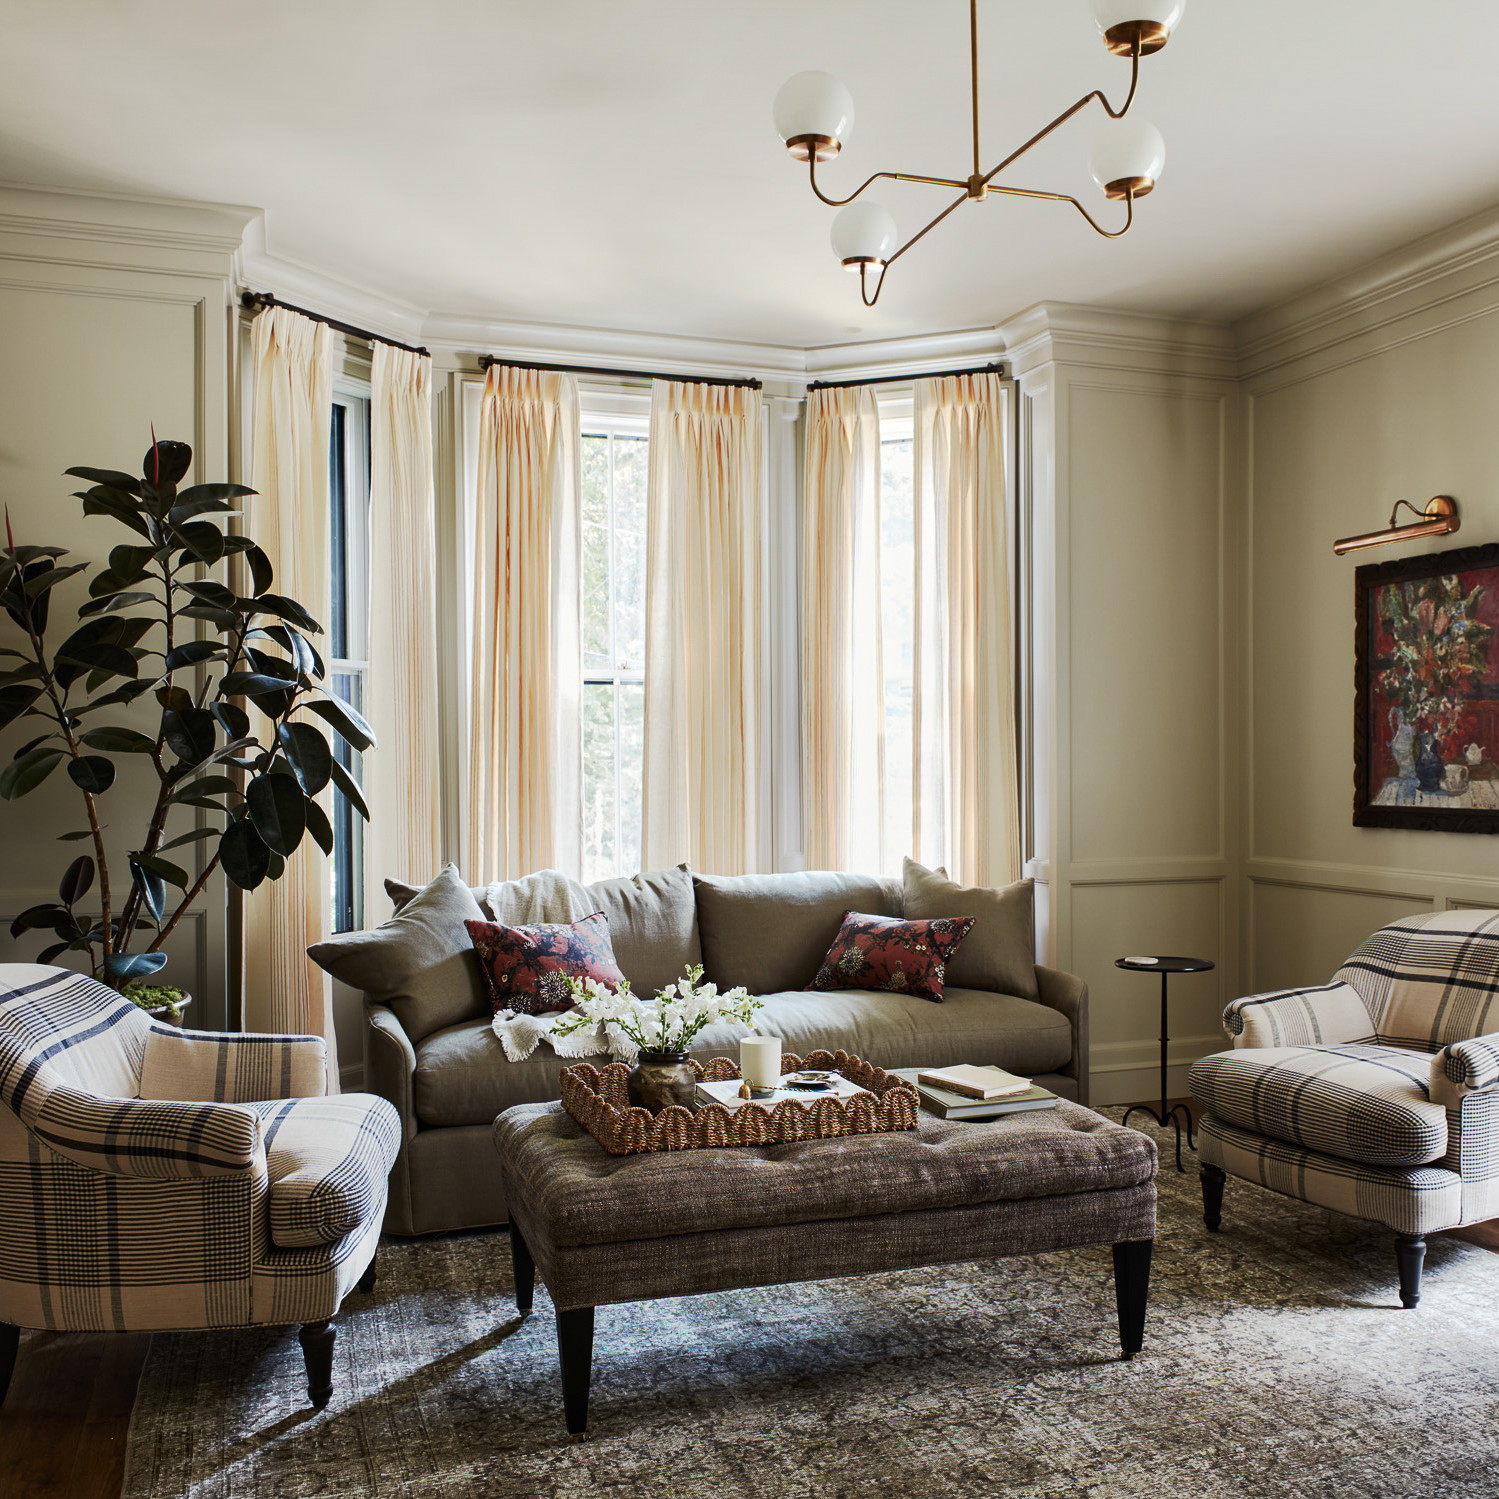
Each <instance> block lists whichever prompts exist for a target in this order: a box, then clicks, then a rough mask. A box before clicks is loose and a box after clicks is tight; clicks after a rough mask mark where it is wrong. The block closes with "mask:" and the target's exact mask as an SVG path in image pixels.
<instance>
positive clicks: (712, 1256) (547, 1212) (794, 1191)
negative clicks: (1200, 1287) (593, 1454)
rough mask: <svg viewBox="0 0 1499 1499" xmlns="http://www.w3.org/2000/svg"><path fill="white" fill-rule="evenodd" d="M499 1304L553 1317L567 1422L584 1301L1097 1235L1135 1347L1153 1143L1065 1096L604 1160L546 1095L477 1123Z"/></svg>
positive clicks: (585, 1339) (575, 1389)
mask: <svg viewBox="0 0 1499 1499" xmlns="http://www.w3.org/2000/svg"><path fill="white" fill-rule="evenodd" d="M494 1143H495V1148H496V1150H497V1151H498V1152H499V1157H500V1170H501V1173H502V1175H503V1178H504V1188H505V1195H506V1198H507V1200H508V1202H509V1204H510V1245H511V1252H512V1255H513V1257H514V1262H515V1300H516V1305H517V1307H518V1308H519V1309H520V1310H521V1311H522V1312H528V1311H529V1310H530V1309H531V1294H532V1286H533V1283H534V1278H535V1275H536V1272H537V1271H538V1270H539V1271H540V1273H541V1278H542V1280H543V1281H544V1282H545V1283H546V1286H547V1289H548V1291H550V1293H551V1296H552V1301H553V1303H554V1305H555V1306H556V1309H557V1346H558V1350H559V1352H560V1355H561V1362H562V1399H563V1409H564V1413H565V1415H566V1418H567V1429H568V1431H569V1432H572V1433H575V1434H576V1433H580V1432H583V1431H586V1430H587V1426H588V1386H589V1373H590V1368H591V1363H592V1356H593V1309H594V1307H596V1306H602V1305H605V1304H607V1303H611V1302H620V1301H650V1300H654V1299H655V1298H657V1297H663V1296H691V1295H697V1294H701V1293H704V1292H708V1291H726V1290H733V1289H737V1288H740V1287H744V1286H768V1285H778V1284H781V1283H783V1282H786V1281H799V1280H823V1279H826V1278H830V1277H834V1276H842V1275H867V1274H872V1273H874V1272H877V1271H884V1270H909V1269H914V1268H916V1267H917V1266H920V1265H937V1264H946V1263H952V1262H955V1261H960V1260H977V1259H988V1258H991V1257H997V1256H1001V1255H1017V1254H1037V1253H1042V1252H1044V1251H1047V1250H1052V1249H1070V1248H1073V1247H1076V1246H1078V1245H1084V1244H1112V1245H1113V1249H1114V1281H1115V1295H1116V1300H1117V1306H1118V1315H1119V1341H1120V1345H1121V1346H1122V1348H1123V1350H1124V1357H1125V1358H1127V1359H1128V1358H1132V1357H1133V1356H1134V1355H1135V1354H1136V1353H1137V1352H1138V1351H1139V1350H1140V1347H1141V1344H1142V1342H1143V1340H1144V1333H1145V1304H1146V1298H1147V1296H1148V1294H1149V1288H1150V1253H1151V1246H1152V1244H1153V1242H1154V1238H1155V1168H1156V1147H1155V1142H1154V1141H1153V1140H1151V1139H1150V1138H1148V1137H1147V1136H1145V1135H1142V1134H1139V1133H1138V1132H1136V1131H1135V1130H1131V1129H1123V1128H1121V1127H1120V1126H1119V1125H1117V1124H1111V1123H1110V1122H1109V1121H1108V1120H1107V1119H1104V1118H1101V1117H1100V1116H1099V1115H1097V1114H1095V1113H1093V1112H1092V1111H1091V1110H1089V1109H1085V1108H1083V1107H1081V1106H1080V1105H1078V1104H1074V1103H1069V1102H1067V1101H1066V1100H1065V1099H1064V1100H1061V1101H1059V1102H1058V1104H1057V1105H1056V1107H1055V1108H1054V1109H1046V1110H1038V1111H1036V1112H1033V1113H1022V1114H1012V1115H1009V1116H1007V1117H1004V1118H1000V1119H996V1120H990V1121H986V1122H983V1123H962V1122H958V1121H949V1120H943V1119H936V1118H932V1117H931V1116H929V1115H926V1114H923V1115H922V1116H921V1125H920V1128H919V1129H918V1130H916V1131H914V1132H911V1133H898V1134H884V1135H856V1136H852V1137H850V1138H846V1139H837V1140H809V1141H804V1142H802V1143H800V1144H791V1145H773V1146H763V1147H740V1148H737V1149H723V1150H687V1151H665V1152H661V1153H659V1154H653V1155H634V1156H611V1155H609V1154H608V1153H607V1152H606V1151H605V1150H604V1149H603V1147H602V1146H600V1145H599V1144H598V1143H597V1141H595V1140H594V1138H593V1137H592V1136H591V1135H590V1134H588V1133H587V1131H585V1130H584V1129H583V1128H582V1127H581V1126H580V1125H578V1124H576V1123H575V1122H574V1121H573V1120H572V1118H571V1117H570V1116H569V1115H568V1114H566V1113H565V1112H564V1111H563V1108H562V1105H561V1104H560V1103H552V1104H523V1105H521V1106H519V1107H517V1108H513V1109H507V1110H506V1111H505V1112H504V1113H503V1114H501V1115H500V1116H499V1118H497V1119H496V1120H495V1122H494Z"/></svg>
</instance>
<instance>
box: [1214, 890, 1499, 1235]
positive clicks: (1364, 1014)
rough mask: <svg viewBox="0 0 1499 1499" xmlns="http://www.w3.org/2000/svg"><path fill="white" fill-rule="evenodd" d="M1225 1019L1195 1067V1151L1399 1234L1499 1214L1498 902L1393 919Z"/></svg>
mask: <svg viewBox="0 0 1499 1499" xmlns="http://www.w3.org/2000/svg"><path fill="white" fill-rule="evenodd" d="M1224 1027H1225V1029H1226V1030H1227V1032H1228V1034H1229V1035H1230V1037H1231V1038H1232V1039H1233V1043H1234V1049H1233V1050H1232V1051H1224V1052H1217V1053H1215V1054H1213V1055H1212V1056H1207V1057H1203V1058H1202V1059H1201V1060H1200V1061H1198V1062H1197V1063H1195V1064H1194V1066H1193V1068H1192V1093H1193V1096H1194V1097H1195V1098H1196V1099H1197V1101H1198V1103H1199V1104H1200V1105H1201V1106H1202V1108H1203V1109H1204V1110H1205V1111H1206V1112H1205V1117H1204V1118H1203V1120H1202V1122H1201V1125H1200V1128H1199V1138H1200V1145H1201V1154H1202V1159H1203V1161H1204V1162H1205V1163H1207V1164H1208V1165H1212V1166H1218V1167H1220V1168H1221V1169H1222V1170H1224V1171H1226V1172H1228V1173H1230V1174H1231V1175H1233V1176H1238V1177H1241V1178H1244V1179H1246V1180H1249V1181H1253V1182H1256V1183H1258V1184H1259V1185H1260V1186H1263V1187H1268V1188H1270V1189H1271V1190H1272V1191H1277V1192H1281V1193H1284V1194H1285V1195H1286V1196H1289V1197H1299V1198H1302V1199H1303V1200H1305V1201H1308V1202H1314V1203H1317V1204H1319V1205H1320V1206H1322V1207H1327V1208H1332V1209H1334V1210H1335V1211H1338V1212H1344V1213H1349V1214H1351V1215H1353V1216H1355V1217H1360V1218H1368V1219H1372V1220H1374V1221H1376V1222H1380V1223H1384V1224H1386V1225H1387V1226H1388V1227H1390V1228H1392V1229H1394V1230H1395V1232H1396V1233H1398V1234H1405V1235H1411V1236H1415V1237H1422V1236H1424V1235H1426V1234H1429V1233H1435V1232H1437V1231H1438V1230H1440V1229H1444V1228H1453V1227H1456V1226H1457V1225H1459V1224H1463V1223H1474V1222H1479V1221H1481V1220H1483V1219H1486V1218H1492V1217H1495V1216H1496V1215H1499V912H1496V911H1442V912H1437V913H1434V914H1431V915H1426V916H1412V917H1407V918H1406V919H1405V920H1403V921H1397V922H1394V923H1393V924H1391V925H1390V926H1387V927H1384V928H1382V929H1381V930H1380V931H1377V932H1375V933H1374V935H1373V936H1372V937H1370V938H1369V939H1368V941H1367V942H1365V943H1364V944H1363V945H1362V946H1361V947H1360V948H1359V949H1358V950H1357V951H1356V952H1355V953H1353V955H1352V956H1351V957H1350V958H1349V959H1348V961H1347V962H1346V963H1345V964H1344V965H1343V967H1342V968H1341V969H1339V971H1338V972H1337V973H1336V974H1335V975H1334V976H1333V979H1332V981H1331V982H1330V983H1328V984H1324V985H1319V986H1315V987H1312V988H1307V989H1288V990H1281V991H1277V992H1275V993H1271V994H1256V995H1251V996H1249V997H1247V998H1244V999H1236V1000H1234V1001H1233V1002H1232V1003H1231V1004H1229V1006H1228V1007H1227V1009H1226V1010H1225V1012H1224Z"/></svg>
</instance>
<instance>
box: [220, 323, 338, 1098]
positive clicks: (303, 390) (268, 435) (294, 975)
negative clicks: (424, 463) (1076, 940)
mask: <svg viewBox="0 0 1499 1499" xmlns="http://www.w3.org/2000/svg"><path fill="white" fill-rule="evenodd" d="M332 347H333V344H332V334H331V332H330V331H329V329H328V327H327V325H326V324H323V323H316V322H314V321H313V320H312V319H311V318H306V317H303V316H302V315H301V314H300V313H295V312H289V311H287V310H286V309H285V308H284V307H269V308H267V309H266V310H265V311H263V312H261V313H260V314H259V315H258V316H257V317H256V319H255V321H254V322H253V323H252V324H251V348H252V357H253V375H252V379H253V384H254V404H253V414H252V416H251V423H250V479H249V482H250V485H251V487H252V488H254V489H255V490H256V491H257V496H256V498H254V499H252V500H249V501H247V502H246V512H247V525H248V529H249V531H250V534H251V535H253V536H254V537H255V540H256V541H257V542H258V543H259V545H260V547H261V548H262V550H263V551H264V552H265V554H266V556H267V557H269V558H270V561H271V565H272V567H274V568H275V570H276V586H277V589H278V591H279V592H281V593H284V594H287V595H289V596H290V597H292V598H294V599H296V600H297V601H298V603H300V604H302V605H303V606H304V607H305V608H306V609H307V610H308V612H309V613H311V615H312V616H313V618H314V619H317V620H319V621H323V622H326V621H327V618H328V610H329V605H330V603H331V592H332V588H331V562H330V558H329V533H328V439H329V423H330V420H331V409H332V390H333V365H332ZM328 903H329V889H328V884H327V861H326V860H325V859H324V857H323V852H322V850H321V849H320V848H318V846H317V845H316V844H315V843H314V842H313V840H312V839H311V838H304V839H303V841H302V844H301V846H300V847H299V848H298V849H297V850H296V852H295V853H293V854H292V855H291V857H290V858H288V859H287V861H286V871H285V873H284V874H283V875H282V877H281V878H280V879H279V880H274V881H267V882H266V883H265V884H263V885H261V886H260V887H259V889H257V890H254V891H251V892H250V893H249V894H248V895H246V897H245V908H244V914H245V933H244V967H243V974H244V1015H245V1025H246V1028H247V1029H249V1030H260V1031H284V1032H294V1033H296V1034H299V1035H303V1034H305V1035H318V1036H322V1037H323V1038H324V1039H325V1040H326V1041H327V1043H328V1086H329V1088H330V1089H334V1090H336V1088H337V1086H338V1062H337V1056H336V1053H335V1049H334V1036H333V1008H332V999H331V994H330V990H329V983H328V977H327V975H326V974H324V973H323V971H322V970H321V969H320V968H318V967H317V965H316V964H314V963H313V962H312V960H311V959H310V958H309V957H307V954H306V949H307V947H308V946H309V944H311V943H314V942H320V941H321V940H322V939H323V937H324V936H325V935H326V934H327V925H328Z"/></svg>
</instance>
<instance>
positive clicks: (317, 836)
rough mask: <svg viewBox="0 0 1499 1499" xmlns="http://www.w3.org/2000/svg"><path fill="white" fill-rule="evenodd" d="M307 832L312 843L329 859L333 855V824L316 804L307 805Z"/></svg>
mask: <svg viewBox="0 0 1499 1499" xmlns="http://www.w3.org/2000/svg"><path fill="white" fill-rule="evenodd" d="M307 831H308V833H309V835H310V836H311V838H312V841H313V842H314V843H316V844H317V846H318V847H319V848H320V849H322V851H323V852H324V853H325V854H328V855H329V856H330V857H331V856H332V853H333V824H332V823H330V822H329V821H328V814H327V813H326V812H325V811H323V809H322V808H321V807H320V806H318V804H317V803H316V802H308V803H307Z"/></svg>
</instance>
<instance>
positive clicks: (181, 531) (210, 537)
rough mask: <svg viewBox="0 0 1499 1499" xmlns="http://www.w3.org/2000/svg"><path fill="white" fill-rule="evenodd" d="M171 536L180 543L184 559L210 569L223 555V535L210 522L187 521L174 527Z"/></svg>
mask: <svg viewBox="0 0 1499 1499" xmlns="http://www.w3.org/2000/svg"><path fill="white" fill-rule="evenodd" d="M173 535H175V536H176V537H177V539H178V540H179V541H180V542H181V543H182V547H183V557H184V559H186V558H189V557H190V558H192V559H194V560H195V561H198V562H201V563H202V564H203V565H204V566H205V567H212V566H213V565H214V563H216V562H217V561H218V560H219V558H221V557H222V556H223V555H224V533H223V532H222V531H221V530H219V528H218V527H217V526H216V525H214V523H213V522H212V521H207V520H198V521H189V522H188V524H187V525H185V526H176V527H174V528H173Z"/></svg>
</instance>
